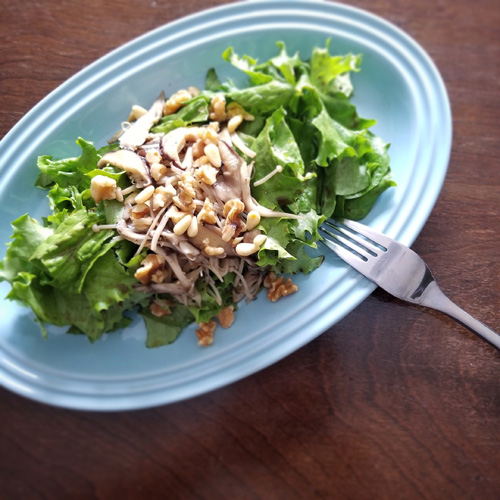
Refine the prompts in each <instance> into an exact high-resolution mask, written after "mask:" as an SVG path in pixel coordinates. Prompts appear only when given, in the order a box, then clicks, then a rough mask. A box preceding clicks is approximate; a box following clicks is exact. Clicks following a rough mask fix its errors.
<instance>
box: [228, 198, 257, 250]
mask: <svg viewBox="0 0 500 500" xmlns="http://www.w3.org/2000/svg"><path fill="white" fill-rule="evenodd" d="M243 210H245V204H244V203H243V202H242V201H241V200H239V199H237V198H233V199H231V200H228V201H226V203H225V204H224V216H225V217H226V220H225V222H224V229H223V230H222V239H223V240H224V241H230V240H231V238H234V237H237V236H238V235H239V234H240V233H241V231H243V229H244V228H245V223H244V222H243V221H242V219H241V217H240V214H241V213H242V212H243ZM236 253H238V251H236ZM252 253H253V252H252ZM248 255H250V254H248Z"/></svg>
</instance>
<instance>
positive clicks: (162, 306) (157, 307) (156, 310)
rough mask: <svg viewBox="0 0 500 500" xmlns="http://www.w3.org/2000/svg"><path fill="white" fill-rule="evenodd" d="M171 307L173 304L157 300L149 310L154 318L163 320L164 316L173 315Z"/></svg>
mask: <svg viewBox="0 0 500 500" xmlns="http://www.w3.org/2000/svg"><path fill="white" fill-rule="evenodd" d="M170 305H171V303H170V301H168V300H160V299H156V300H154V301H153V302H151V304H150V305H149V310H150V311H151V313H152V314H153V315H154V316H156V317H157V318H161V317H163V316H168V315H169V314H172V311H171V310H170Z"/></svg>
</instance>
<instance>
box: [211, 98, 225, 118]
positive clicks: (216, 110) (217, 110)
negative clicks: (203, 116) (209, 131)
mask: <svg viewBox="0 0 500 500" xmlns="http://www.w3.org/2000/svg"><path fill="white" fill-rule="evenodd" d="M209 112H210V114H209V117H210V120H214V121H217V122H223V121H224V120H225V119H226V99H225V98H224V95H223V94H215V96H214V97H213V98H212V102H211V103H210V108H209Z"/></svg>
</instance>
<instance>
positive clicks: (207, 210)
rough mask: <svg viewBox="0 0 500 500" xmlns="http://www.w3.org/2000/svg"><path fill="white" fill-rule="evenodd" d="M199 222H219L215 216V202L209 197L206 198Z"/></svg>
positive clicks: (199, 215)
mask: <svg viewBox="0 0 500 500" xmlns="http://www.w3.org/2000/svg"><path fill="white" fill-rule="evenodd" d="M198 222H207V223H208V224H215V223H216V222H217V218H216V216H215V208H214V206H213V203H212V202H211V201H210V200H209V199H208V198H205V202H204V203H203V208H202V209H201V210H200V213H199V214H198Z"/></svg>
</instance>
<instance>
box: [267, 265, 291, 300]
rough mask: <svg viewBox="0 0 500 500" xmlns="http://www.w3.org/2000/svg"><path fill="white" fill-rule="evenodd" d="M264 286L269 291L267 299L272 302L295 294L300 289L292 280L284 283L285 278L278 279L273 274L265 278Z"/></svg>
mask: <svg viewBox="0 0 500 500" xmlns="http://www.w3.org/2000/svg"><path fill="white" fill-rule="evenodd" d="M264 286H265V287H266V288H267V289H268V290H267V298H268V299H269V300H270V301H271V302H276V301H277V300H278V299H280V298H281V297H285V296H287V295H290V294H291V293H295V292H296V291H297V290H298V289H299V287H298V286H297V285H295V284H294V283H293V282H292V280H291V279H290V278H288V279H287V280H286V281H284V278H283V276H280V277H279V278H277V277H276V274H274V273H273V272H270V273H268V274H267V276H266V277H265V279H264Z"/></svg>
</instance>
